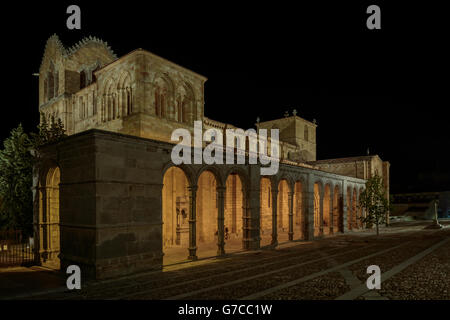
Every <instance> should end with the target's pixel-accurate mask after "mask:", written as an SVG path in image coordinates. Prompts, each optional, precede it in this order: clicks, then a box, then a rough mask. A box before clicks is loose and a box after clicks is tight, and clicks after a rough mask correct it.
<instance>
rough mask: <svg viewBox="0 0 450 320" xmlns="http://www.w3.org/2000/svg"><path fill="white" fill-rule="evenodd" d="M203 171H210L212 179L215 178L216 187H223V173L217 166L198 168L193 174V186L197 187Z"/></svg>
mask: <svg viewBox="0 0 450 320" xmlns="http://www.w3.org/2000/svg"><path fill="white" fill-rule="evenodd" d="M205 171H210V172H211V173H212V174H213V175H214V177H215V178H216V181H217V186H218V187H223V186H224V177H223V172H222V169H221V168H220V167H219V166H217V165H203V166H201V167H200V168H198V169H197V172H196V173H195V176H194V184H195V185H198V179H199V178H200V176H201V175H202V173H203V172H205Z"/></svg>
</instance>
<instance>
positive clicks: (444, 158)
mask: <svg viewBox="0 0 450 320" xmlns="http://www.w3.org/2000/svg"><path fill="white" fill-rule="evenodd" d="M191 2H192V3H191ZM336 2H339V3H336ZM340 2H342V3H344V2H345V1H334V2H333V3H334V4H332V5H331V4H327V3H324V2H315V3H316V4H317V5H315V6H314V7H312V6H310V5H309V6H304V5H298V4H297V5H295V6H294V5H292V4H290V2H281V1H277V2H271V3H268V4H264V3H265V2H261V1H259V2H255V3H254V4H252V5H246V6H243V5H242V1H241V3H240V2H232V1H226V2H225V1H222V2H218V1H209V2H207V3H205V4H201V3H199V2H197V1H195V2H194V1H189V2H188V1H185V2H181V3H183V4H179V3H177V2H170V3H168V4H167V5H156V4H155V1H140V2H134V1H126V2H120V3H116V2H113V1H109V2H100V1H98V2H97V1H96V2H95V3H96V4H95V5H93V4H92V1H91V2H87V1H81V2H80V1H73V2H65V1H58V3H56V2H50V1H47V2H44V1H39V2H37V1H35V2H33V4H27V5H25V4H22V3H21V2H20V3H19V2H17V4H16V5H13V7H11V8H9V9H8V10H4V11H2V12H3V17H4V19H3V20H2V22H1V24H2V31H3V32H2V33H3V38H2V51H3V53H4V57H3V59H2V62H3V66H2V70H3V76H4V78H6V79H7V82H4V83H3V85H2V87H3V99H2V102H3V114H2V116H1V139H2V140H3V139H4V138H5V137H7V136H8V133H9V131H10V130H11V129H12V128H14V127H16V126H17V125H18V123H19V122H21V123H22V124H23V125H24V126H25V128H26V130H27V131H32V130H35V127H36V125H37V122H38V78H36V77H33V76H32V73H37V72H39V66H40V62H41V59H42V55H43V52H44V46H45V43H46V40H47V39H48V38H49V37H50V36H51V35H52V34H53V33H57V34H58V35H59V37H60V39H61V41H62V42H63V44H64V45H65V46H66V47H68V46H71V45H73V44H75V43H76V42H77V41H79V40H81V38H82V37H84V36H89V35H92V36H96V37H99V38H101V39H103V40H105V41H107V42H108V44H109V45H110V46H111V47H112V49H113V50H114V52H115V53H116V54H117V55H118V56H119V57H120V56H122V55H124V54H126V53H128V52H130V51H132V50H134V49H136V48H143V49H146V50H148V51H151V52H153V53H155V54H157V55H160V56H162V57H164V58H166V59H168V60H171V61H173V62H175V63H177V64H179V65H181V66H184V67H186V68H189V69H191V70H193V71H195V72H197V73H200V74H202V75H204V76H206V77H207V78H208V81H207V82H206V85H205V101H206V105H205V116H207V117H209V118H212V119H215V120H218V121H222V122H227V123H232V124H234V125H236V126H239V127H241V128H244V129H247V128H250V127H253V126H254V123H255V121H256V117H258V116H259V117H260V118H261V121H265V120H271V119H275V118H280V117H283V114H284V112H285V111H287V110H288V111H290V112H292V110H293V109H294V108H295V109H297V111H298V115H299V116H301V117H303V118H305V119H307V120H310V121H312V120H313V119H317V122H318V125H319V126H318V128H317V133H318V138H317V143H318V145H317V158H318V159H327V158H337V157H347V156H359V155H365V154H366V150H367V148H369V149H370V153H371V154H378V155H379V156H380V157H381V158H382V159H383V160H387V161H390V163H391V192H393V193H396V192H412V191H414V192H415V191H441V190H450V169H449V167H450V166H449V148H450V146H449V142H448V141H449V133H448V132H449V129H448V123H449V115H448V114H449V112H448V110H449V106H450V103H449V98H448V89H449V86H448V84H449V81H448V74H449V72H448V64H449V62H448V61H449V60H448V59H449V56H450V55H449V50H448V33H447V34H445V33H444V29H443V28H444V24H445V21H447V20H446V19H445V18H446V17H445V16H444V13H445V11H444V10H443V8H439V7H436V6H435V7H431V6H429V7H425V6H424V5H422V6H413V5H412V4H410V3H409V4H408V3H405V4H402V5H399V6H398V7H393V6H392V5H388V4H385V3H380V2H370V3H366V4H363V3H359V4H357V3H354V4H347V3H346V2H345V3H346V4H340ZM193 3H195V4H193ZM70 4H78V5H80V8H81V30H68V29H67V28H66V19H67V17H68V16H69V15H68V14H66V8H67V6H68V5H70ZM369 4H378V5H380V7H381V23H382V29H381V30H368V29H367V28H366V19H367V17H368V14H366V8H367V6H368V5H369ZM440 15H441V16H442V17H440ZM6 17H12V18H13V19H6ZM6 59H7V60H6Z"/></svg>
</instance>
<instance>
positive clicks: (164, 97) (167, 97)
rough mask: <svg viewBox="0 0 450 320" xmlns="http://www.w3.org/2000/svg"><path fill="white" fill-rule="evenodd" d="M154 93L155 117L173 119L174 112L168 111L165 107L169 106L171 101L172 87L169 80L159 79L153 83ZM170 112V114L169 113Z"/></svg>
mask: <svg viewBox="0 0 450 320" xmlns="http://www.w3.org/2000/svg"><path fill="white" fill-rule="evenodd" d="M154 92H155V115H156V116H157V117H166V116H168V118H173V117H174V113H175V112H174V110H168V109H167V107H168V106H169V105H170V103H171V101H172V99H171V97H172V94H173V91H172V85H171V82H170V80H167V79H166V78H162V77H159V78H157V79H156V80H155V82H154ZM170 111H172V112H170Z"/></svg>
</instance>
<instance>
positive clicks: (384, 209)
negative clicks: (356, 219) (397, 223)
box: [359, 174, 391, 236]
mask: <svg viewBox="0 0 450 320" xmlns="http://www.w3.org/2000/svg"><path fill="white" fill-rule="evenodd" d="M390 203H391V202H390V201H389V198H388V197H387V194H386V191H385V188H384V185H383V179H382V178H381V177H380V176H379V175H377V174H376V175H374V176H373V177H371V178H369V179H368V180H367V182H366V188H365V189H364V191H363V192H362V193H361V195H360V198H359V206H360V208H362V209H365V210H366V216H365V217H361V218H360V219H361V221H362V222H363V223H365V224H366V225H373V224H375V226H376V229H377V236H378V235H379V234H380V231H379V225H380V223H383V222H385V221H386V214H387V213H388V212H389V210H390V209H391V204H390Z"/></svg>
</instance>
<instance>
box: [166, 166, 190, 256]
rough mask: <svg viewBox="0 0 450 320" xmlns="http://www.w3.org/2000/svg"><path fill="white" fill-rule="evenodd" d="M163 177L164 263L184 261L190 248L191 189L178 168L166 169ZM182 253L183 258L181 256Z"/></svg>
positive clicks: (186, 178)
mask: <svg viewBox="0 0 450 320" xmlns="http://www.w3.org/2000/svg"><path fill="white" fill-rule="evenodd" d="M165 169H166V170H164V171H163V175H162V185H163V186H162V192H161V208H162V214H161V221H162V250H163V253H164V256H163V259H164V260H163V263H164V264H167V263H171V262H174V261H176V260H184V258H185V254H184V252H186V251H187V250H188V248H189V238H190V232H191V231H190V228H189V214H190V206H189V200H190V199H189V187H190V186H191V184H190V182H189V179H188V176H187V175H186V173H185V171H184V170H183V169H181V168H180V167H178V166H170V167H167V168H165ZM180 253H181V257H179V256H180Z"/></svg>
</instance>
